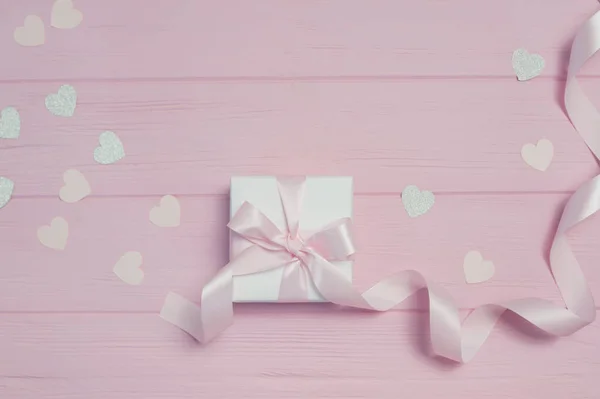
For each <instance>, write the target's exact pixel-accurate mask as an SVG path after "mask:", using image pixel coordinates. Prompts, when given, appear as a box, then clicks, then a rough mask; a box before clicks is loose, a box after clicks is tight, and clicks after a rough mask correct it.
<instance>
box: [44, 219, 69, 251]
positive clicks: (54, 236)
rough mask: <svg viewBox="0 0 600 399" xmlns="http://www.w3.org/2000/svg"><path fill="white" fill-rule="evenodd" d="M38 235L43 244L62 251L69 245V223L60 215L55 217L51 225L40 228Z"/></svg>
mask: <svg viewBox="0 0 600 399" xmlns="http://www.w3.org/2000/svg"><path fill="white" fill-rule="evenodd" d="M37 236H38V239H39V240H40V242H41V243H42V245H44V246H46V247H48V248H52V249H57V250H61V251H62V250H63V249H65V247H66V246H67V238H68V237H69V224H68V223H67V221H66V220H65V219H63V218H61V217H60V216H58V217H55V218H54V219H52V222H51V223H50V225H49V226H42V227H40V228H39V229H38V231H37Z"/></svg>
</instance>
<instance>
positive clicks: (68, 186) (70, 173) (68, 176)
mask: <svg viewBox="0 0 600 399" xmlns="http://www.w3.org/2000/svg"><path fill="white" fill-rule="evenodd" d="M63 180H64V182H65V185H64V186H63V187H62V188H61V189H60V192H59V194H58V196H59V197H60V199H61V200H63V201H64V202H67V203H70V204H72V203H75V202H78V201H81V200H82V199H84V198H85V197H87V196H88V195H90V194H91V193H92V189H91V187H90V183H88V181H87V180H86V178H85V176H84V175H83V173H81V172H80V171H78V170H76V169H69V170H67V171H66V172H65V173H64V174H63Z"/></svg>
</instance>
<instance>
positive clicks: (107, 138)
mask: <svg viewBox="0 0 600 399" xmlns="http://www.w3.org/2000/svg"><path fill="white" fill-rule="evenodd" d="M98 142H99V143H100V145H99V146H98V147H96V149H95V150H94V160H96V162H98V163H100V164H102V165H109V164H111V163H115V162H117V161H118V160H119V159H122V158H123V157H124V156H125V148H123V143H121V140H120V139H119V136H117V135H116V134H115V133H114V132H110V131H106V132H103V133H102V134H100V137H99V138H98Z"/></svg>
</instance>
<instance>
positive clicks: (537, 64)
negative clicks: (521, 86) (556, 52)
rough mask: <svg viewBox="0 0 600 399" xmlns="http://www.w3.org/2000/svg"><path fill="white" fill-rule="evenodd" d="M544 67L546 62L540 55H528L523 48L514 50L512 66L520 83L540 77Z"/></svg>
mask: <svg viewBox="0 0 600 399" xmlns="http://www.w3.org/2000/svg"><path fill="white" fill-rule="evenodd" d="M545 65H546V62H545V61H544V58H543V57H542V56H541V55H539V54H529V52H528V51H527V50H525V49H523V48H520V49H517V50H515V52H514V53H513V56H512V66H513V69H514V70H515V73H516V74H517V79H518V80H520V81H525V80H529V79H533V78H535V77H536V76H538V75H540V74H541V73H542V70H543V69H544V66H545Z"/></svg>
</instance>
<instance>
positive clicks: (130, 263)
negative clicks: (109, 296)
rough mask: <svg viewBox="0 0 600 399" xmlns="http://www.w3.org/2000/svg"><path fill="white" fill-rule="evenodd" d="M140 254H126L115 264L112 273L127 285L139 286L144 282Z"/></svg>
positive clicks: (132, 252)
mask: <svg viewBox="0 0 600 399" xmlns="http://www.w3.org/2000/svg"><path fill="white" fill-rule="evenodd" d="M142 262H143V259H142V254H141V253H139V252H136V251H129V252H126V253H125V254H124V255H123V256H121V258H120V259H119V260H118V261H117V263H116V264H115V267H114V268H113V272H114V273H115V274H116V275H117V277H119V278H120V279H121V280H122V281H123V282H125V283H127V284H129V285H140V284H141V283H142V281H143V280H144V271H143V270H142V269H141V268H140V266H142Z"/></svg>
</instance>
